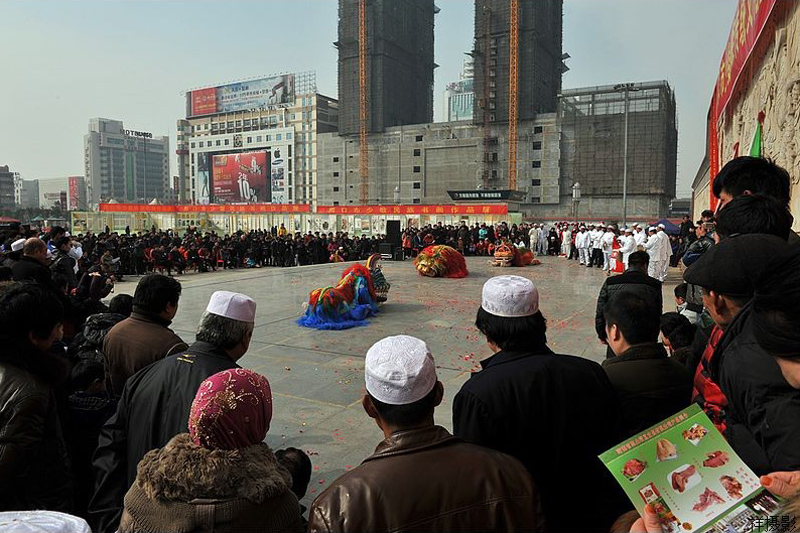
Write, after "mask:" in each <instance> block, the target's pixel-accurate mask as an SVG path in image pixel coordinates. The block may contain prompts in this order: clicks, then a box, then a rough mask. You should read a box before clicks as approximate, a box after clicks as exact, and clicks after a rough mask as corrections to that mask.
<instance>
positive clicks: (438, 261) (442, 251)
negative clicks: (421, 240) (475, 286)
mask: <svg viewBox="0 0 800 533" xmlns="http://www.w3.org/2000/svg"><path fill="white" fill-rule="evenodd" d="M414 266H415V267H416V268H417V271H418V272H419V273H420V274H422V275H423V276H429V277H431V278H466V277H467V275H468V274H469V272H468V271H467V262H466V261H464V256H463V255H461V254H460V253H458V251H457V250H455V249H453V248H450V247H449V246H444V245H438V246H428V247H427V248H425V249H423V250H422V251H421V252H420V253H419V254H418V255H417V257H415V258H414Z"/></svg>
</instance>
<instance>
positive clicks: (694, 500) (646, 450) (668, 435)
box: [600, 404, 782, 533]
mask: <svg viewBox="0 0 800 533" xmlns="http://www.w3.org/2000/svg"><path fill="white" fill-rule="evenodd" d="M600 460H601V461H603V463H604V464H605V465H606V467H607V468H608V469H609V470H610V471H611V473H612V474H613V475H614V477H615V478H616V480H617V482H618V483H619V484H620V485H622V488H623V489H624V490H625V493H626V494H627V495H628V497H629V498H630V499H631V501H632V502H633V504H634V506H635V507H636V510H637V511H639V514H642V513H644V506H645V505H646V504H648V503H649V504H651V506H652V507H653V509H654V510H655V512H656V514H657V515H658V518H659V520H660V521H661V528H662V529H663V530H664V532H665V533H679V532H684V531H692V532H694V533H697V532H703V531H720V532H730V533H735V532H745V531H746V532H752V531H759V530H760V529H761V528H760V527H759V526H760V525H762V524H765V523H766V522H767V520H768V519H769V517H772V516H776V515H777V514H779V513H780V510H781V509H780V508H781V505H782V504H781V501H780V499H779V498H776V497H775V496H773V495H772V494H770V493H769V492H768V491H767V490H766V489H764V488H763V487H762V486H761V483H759V479H758V476H756V475H755V474H754V473H753V471H752V470H750V468H748V466H747V465H745V464H744V462H743V461H742V460H741V459H740V458H739V456H738V455H736V453H734V451H733V449H731V447H730V445H728V443H727V441H726V440H725V439H724V438H723V436H722V434H721V433H720V432H719V431H718V430H717V428H715V427H714V424H712V423H711V420H709V418H708V417H707V416H706V414H705V413H704V412H703V410H702V409H700V407H699V406H698V405H696V404H693V405H692V406H691V407H689V408H688V409H685V410H683V411H681V412H679V413H677V414H675V415H674V416H671V417H669V418H668V419H666V420H664V421H663V422H661V423H659V424H656V425H655V426H653V427H651V428H649V429H647V430H645V431H643V432H641V433H639V434H638V435H635V436H633V437H631V438H630V439H627V440H625V441H624V442H622V443H620V444H619V445H618V446H616V447H614V448H612V449H610V450H608V451H607V452H605V453H603V454H602V455H601V456H600Z"/></svg>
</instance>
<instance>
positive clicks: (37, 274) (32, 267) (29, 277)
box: [11, 255, 53, 287]
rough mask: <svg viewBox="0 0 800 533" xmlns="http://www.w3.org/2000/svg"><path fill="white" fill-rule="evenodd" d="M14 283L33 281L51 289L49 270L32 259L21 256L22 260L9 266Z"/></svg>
mask: <svg viewBox="0 0 800 533" xmlns="http://www.w3.org/2000/svg"><path fill="white" fill-rule="evenodd" d="M11 272H12V273H13V275H14V281H35V282H36V283H39V284H41V285H44V286H45V287H52V286H53V282H52V277H51V276H50V269H49V268H47V267H46V266H44V265H43V264H41V263H40V262H39V261H37V260H36V259H34V258H32V257H28V256H25V255H23V256H22V259H20V260H19V261H17V262H16V263H14V264H13V265H12V266H11Z"/></svg>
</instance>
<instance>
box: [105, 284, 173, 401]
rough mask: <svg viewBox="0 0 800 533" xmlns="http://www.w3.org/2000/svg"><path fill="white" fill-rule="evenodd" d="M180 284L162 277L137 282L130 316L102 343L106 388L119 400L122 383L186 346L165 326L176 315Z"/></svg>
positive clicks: (115, 327) (109, 333)
mask: <svg viewBox="0 0 800 533" xmlns="http://www.w3.org/2000/svg"><path fill="white" fill-rule="evenodd" d="M180 296H181V284H180V282H178V281H176V280H175V279H173V278H171V277H169V276H164V275H162V274H149V275H147V276H145V277H143V278H142V279H141V280H139V284H138V285H137V286H136V292H134V294H133V312H132V313H131V316H130V317H128V318H126V319H125V320H123V321H121V322H119V323H117V324H115V325H114V327H113V328H111V330H110V331H109V332H108V334H106V337H105V339H104V340H103V357H104V359H105V366H106V376H107V377H106V387H107V388H108V391H109V393H111V394H113V395H114V396H119V395H120V394H121V393H122V388H123V387H124V386H125V381H126V380H127V379H128V378H129V377H131V376H132V375H134V374H135V373H136V372H138V371H139V370H141V369H142V368H144V367H146V366H147V365H149V364H151V363H153V362H155V361H158V360H159V359H163V358H165V357H167V356H168V355H172V354H174V353H178V352H180V351H182V350H185V349H186V348H187V345H186V343H185V342H183V340H181V338H180V337H179V336H178V335H176V334H175V333H174V332H173V331H172V330H171V329H169V325H170V323H171V322H172V319H173V318H175V315H176V314H177V312H178V299H179V298H180Z"/></svg>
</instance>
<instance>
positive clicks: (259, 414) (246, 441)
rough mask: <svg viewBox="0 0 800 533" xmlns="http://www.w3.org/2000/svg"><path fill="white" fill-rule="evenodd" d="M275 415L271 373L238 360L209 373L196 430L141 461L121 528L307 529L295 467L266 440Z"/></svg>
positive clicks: (192, 421) (195, 408) (125, 531)
mask: <svg viewBox="0 0 800 533" xmlns="http://www.w3.org/2000/svg"><path fill="white" fill-rule="evenodd" d="M271 419H272V393H271V391H270V386H269V382H268V381H267V379H266V378H265V377H264V376H262V375H260V374H257V373H255V372H252V371H250V370H247V369H243V368H236V369H231V370H224V371H222V372H219V373H217V374H214V375H213V376H211V377H210V378H208V379H207V380H205V381H204V382H203V383H202V384H201V385H200V388H199V389H198V391H197V395H196V396H195V398H194V402H193V403H192V408H191V412H190V414H189V423H188V427H189V432H188V433H181V434H179V435H177V436H175V437H174V438H173V439H172V440H171V441H170V442H169V443H168V444H167V445H166V446H164V447H163V448H160V449H156V450H152V451H150V452H148V453H147V454H146V455H145V456H144V458H143V459H142V460H141V462H140V463H139V466H138V469H137V476H136V483H134V485H133V486H132V487H131V489H130V490H129V491H128V493H127V494H126V496H125V511H124V513H123V515H122V522H121V523H120V528H119V531H120V533H133V532H136V533H144V532H153V533H156V532H158V533H178V532H188V531H195V530H198V529H202V530H204V531H215V532H220V533H222V532H240V531H252V532H256V531H265V532H266V531H270V532H272V531H286V532H289V531H298V532H299V531H302V530H303V527H302V523H301V517H300V506H299V504H298V501H297V497H296V496H295V495H294V494H293V493H292V491H291V486H292V478H291V475H290V474H289V472H288V471H287V470H286V469H285V468H283V467H282V466H280V465H279V463H278V461H277V460H276V458H275V455H274V454H273V453H272V450H270V448H269V446H267V445H266V444H265V443H264V442H262V441H263V440H264V438H265V437H266V435H267V430H268V429H269V423H270V420H271Z"/></svg>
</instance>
